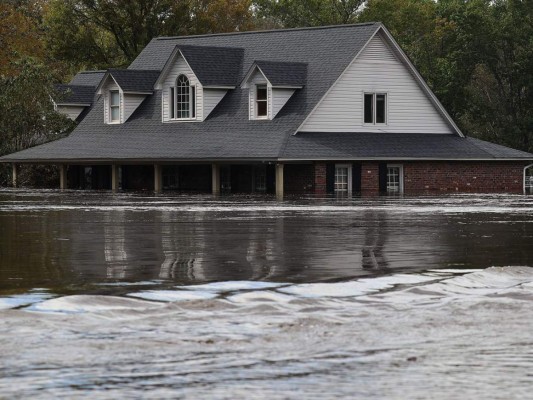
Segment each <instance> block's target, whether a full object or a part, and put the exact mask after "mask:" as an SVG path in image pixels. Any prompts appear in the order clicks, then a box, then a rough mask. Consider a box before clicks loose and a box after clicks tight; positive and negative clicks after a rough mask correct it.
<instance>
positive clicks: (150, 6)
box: [45, 0, 253, 68]
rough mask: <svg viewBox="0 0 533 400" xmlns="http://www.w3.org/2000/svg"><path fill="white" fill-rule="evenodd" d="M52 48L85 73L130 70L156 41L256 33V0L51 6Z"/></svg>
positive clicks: (62, 2)
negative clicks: (139, 55) (227, 33)
mask: <svg viewBox="0 0 533 400" xmlns="http://www.w3.org/2000/svg"><path fill="white" fill-rule="evenodd" d="M45 22H46V25H47V27H48V38H47V48H48V49H49V50H50V52H51V53H52V54H53V56H54V57H56V58H58V59H62V60H66V61H69V62H72V63H74V64H75V65H77V66H79V67H86V68H95V67H96V68H107V67H111V66H113V67H118V66H127V65H128V64H129V63H131V62H132V61H133V60H134V59H135V57H137V55H138V54H139V53H140V52H141V50H142V49H143V48H144V47H145V46H146V45H147V44H148V42H149V41H150V40H152V38H154V37H157V36H176V35H185V34H199V33H214V32H232V31H239V30H248V29H251V28H253V15H252V10H251V1H250V0H211V1H210V0H99V1H96V0H51V3H50V7H49V10H48V12H47V15H46V18H45Z"/></svg>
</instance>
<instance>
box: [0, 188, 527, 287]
mask: <svg viewBox="0 0 533 400" xmlns="http://www.w3.org/2000/svg"><path fill="white" fill-rule="evenodd" d="M530 203H531V198H525V197H499V198H494V197H487V198H485V199H483V198H472V197H471V198H468V197H466V198H461V197H454V198H448V199H434V198H421V199H416V198H414V199H374V200H372V201H365V200H357V199H355V200H353V201H351V200H347V201H344V202H338V201H337V200H335V199H332V200H327V199H326V200H316V199H296V200H293V201H291V202H286V203H282V204H280V203H277V202H274V201H270V200H264V199H250V198H240V199H239V198H225V199H214V198H211V197H209V196H206V197H195V198H191V197H176V198H164V197H156V198H147V197H141V196H132V195H128V196H125V195H123V196H111V195H106V194H104V195H102V194H83V196H81V195H80V194H77V193H71V194H65V193H63V194H60V193H57V192H42V193H37V194H35V193H31V194H30V193H27V192H9V193H3V194H2V193H0V290H3V291H10V290H22V289H28V288H35V287H51V288H55V289H56V290H59V291H61V290H64V289H65V288H68V290H69V291H70V292H72V291H74V292H76V291H78V290H82V289H81V288H83V287H86V286H87V285H93V284H99V283H102V282H109V281H128V282H138V281H145V280H162V281H164V282H167V283H166V284H176V283H179V284H195V283H202V282H207V281H221V280H222V281H223V280H270V281H282V282H313V281H326V280H340V279H347V278H351V277H357V276H363V275H376V274H377V275H380V274H384V273H390V272H399V271H406V270H408V271H414V270H426V269H428V268H443V267H444V268H446V267H449V266H450V265H453V266H464V267H467V268H472V267H482V268H484V267H487V266H492V265H513V264H514V265H516V264H520V265H532V264H533V251H532V249H531V246H530V243H531V239H532V237H533V224H531V222H533V219H532V216H531V204H530ZM465 204H468V205H469V206H470V207H473V208H472V209H470V211H468V212H458V211H457V210H456V208H457V207H458V206H459V207H463V208H464V207H465ZM495 204H498V207H500V209H494V205H495ZM425 207H426V208H428V207H429V208H428V210H426V209H425ZM431 207H433V209H435V210H439V212H433V211H431V210H430V209H431ZM476 207H477V208H476ZM490 207H492V208H490ZM486 209H487V210H488V211H490V212H488V213H487V212H485V210H486ZM447 210H448V211H447ZM509 210H512V212H509ZM478 211H479V212H478ZM163 284H165V283H163Z"/></svg>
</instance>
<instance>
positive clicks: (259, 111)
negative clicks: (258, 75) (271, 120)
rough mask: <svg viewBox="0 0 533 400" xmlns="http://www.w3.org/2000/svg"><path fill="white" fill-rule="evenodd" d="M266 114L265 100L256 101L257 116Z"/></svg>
mask: <svg viewBox="0 0 533 400" xmlns="http://www.w3.org/2000/svg"><path fill="white" fill-rule="evenodd" d="M266 115H267V102H266V101H258V102H257V116H258V117H266Z"/></svg>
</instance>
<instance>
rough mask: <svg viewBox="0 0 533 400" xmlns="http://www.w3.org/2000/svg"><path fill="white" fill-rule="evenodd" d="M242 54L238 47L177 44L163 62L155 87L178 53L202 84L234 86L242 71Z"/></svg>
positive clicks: (162, 79)
mask: <svg viewBox="0 0 533 400" xmlns="http://www.w3.org/2000/svg"><path fill="white" fill-rule="evenodd" d="M243 54H244V50H243V49H240V48H232V47H214V46H191V45H178V46H176V47H175V48H174V49H173V51H172V54H171V55H170V56H169V58H168V61H167V62H166V63H165V66H164V67H163V71H162V73H161V76H160V77H159V79H158V80H157V82H156V87H160V85H161V82H163V81H164V80H165V78H166V75H167V74H168V71H169V70H170V69H171V68H172V65H173V63H174V62H175V61H176V59H177V57H178V56H179V55H181V56H182V57H183V59H184V60H185V61H186V62H187V64H188V65H189V67H190V68H191V70H192V72H193V73H194V75H195V76H196V77H197V78H198V80H199V81H200V83H201V84H202V85H203V86H209V87H236V86H237V85H238V83H239V76H240V74H241V71H242V59H243Z"/></svg>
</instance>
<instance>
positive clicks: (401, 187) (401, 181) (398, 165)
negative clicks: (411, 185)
mask: <svg viewBox="0 0 533 400" xmlns="http://www.w3.org/2000/svg"><path fill="white" fill-rule="evenodd" d="M389 168H398V169H399V191H398V192H393V191H389ZM403 176H404V175H403V164H387V193H388V194H403V188H404V184H403V180H404V179H403Z"/></svg>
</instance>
